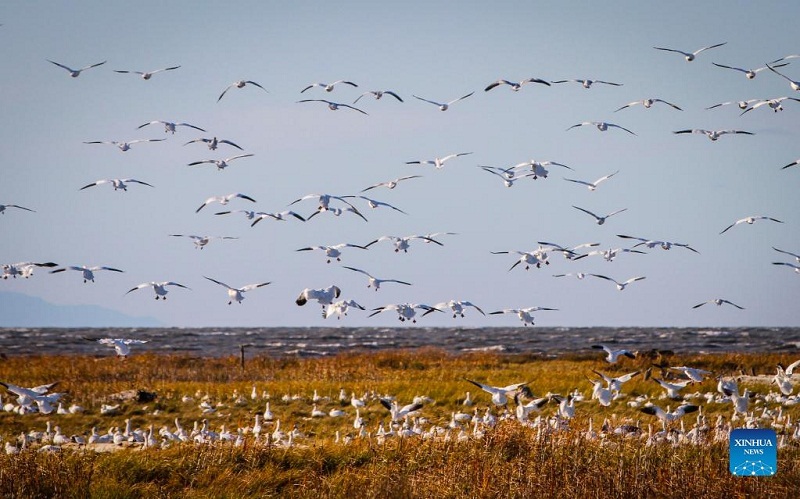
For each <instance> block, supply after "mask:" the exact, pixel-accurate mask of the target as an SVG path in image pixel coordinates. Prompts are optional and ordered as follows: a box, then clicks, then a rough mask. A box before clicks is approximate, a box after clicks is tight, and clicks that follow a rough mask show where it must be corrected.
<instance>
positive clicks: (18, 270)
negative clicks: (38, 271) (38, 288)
mask: <svg viewBox="0 0 800 499" xmlns="http://www.w3.org/2000/svg"><path fill="white" fill-rule="evenodd" d="M36 267H47V268H52V267H58V264H57V263H55V262H41V263H40V262H19V263H4V264H3V265H2V269H3V279H8V278H9V277H11V278H13V279H16V278H17V276H22V277H24V278H25V279H27V278H29V277H31V276H32V275H33V270H34V268H36Z"/></svg>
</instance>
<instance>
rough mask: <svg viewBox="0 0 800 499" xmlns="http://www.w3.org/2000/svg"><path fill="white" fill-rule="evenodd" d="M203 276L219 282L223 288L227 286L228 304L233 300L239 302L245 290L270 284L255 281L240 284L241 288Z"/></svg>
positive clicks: (242, 298)
mask: <svg viewBox="0 0 800 499" xmlns="http://www.w3.org/2000/svg"><path fill="white" fill-rule="evenodd" d="M203 277H205V278H206V279H208V280H209V281H211V282H213V283H216V284H219V285H220V286H222V287H224V288H227V290H228V298H229V301H228V305H230V304H231V303H233V302H234V300H235V301H236V302H237V303H239V304H241V303H242V300H244V294H245V293H246V292H247V291H252V290H254V289H257V288H260V287H262V286H266V285H268V284H270V283H269V282H261V283H256V284H248V285H246V286H242V287H241V288H234V287H232V286H228V285H227V284H225V283H224V282H220V281H218V280H216V279H212V278H210V277H206V276H203Z"/></svg>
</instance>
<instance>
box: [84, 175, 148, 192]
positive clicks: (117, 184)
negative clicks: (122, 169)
mask: <svg viewBox="0 0 800 499" xmlns="http://www.w3.org/2000/svg"><path fill="white" fill-rule="evenodd" d="M103 184H111V185H112V186H113V187H114V190H115V191H125V192H128V185H127V184H141V185H146V186H148V187H153V186H152V185H151V184H148V183H147V182H142V181H141V180H136V179H135V178H104V179H101V180H97V181H95V182H92V183H91V184H87V185H84V186H83V187H81V188H80V189H79V190H81V191H82V190H84V189H88V188H89V187H94V186H96V185H103Z"/></svg>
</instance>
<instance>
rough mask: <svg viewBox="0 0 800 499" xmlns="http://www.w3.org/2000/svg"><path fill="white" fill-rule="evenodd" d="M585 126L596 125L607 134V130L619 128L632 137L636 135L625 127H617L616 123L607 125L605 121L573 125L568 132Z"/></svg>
mask: <svg viewBox="0 0 800 499" xmlns="http://www.w3.org/2000/svg"><path fill="white" fill-rule="evenodd" d="M584 125H594V126H596V127H597V129H598V130H600V131H601V132H605V131H606V130H608V128H609V127H612V128H619V129H621V130H625V131H626V132H628V133H629V134H631V135H636V134H635V133H633V132H631V131H630V130H628V129H627V128H625V127H624V126H619V125H615V124H614V123H607V122H605V121H584V122H581V123H578V124H575V125H572V126H571V127H569V128H567V130H572V129H573V128H575V127H579V126H584Z"/></svg>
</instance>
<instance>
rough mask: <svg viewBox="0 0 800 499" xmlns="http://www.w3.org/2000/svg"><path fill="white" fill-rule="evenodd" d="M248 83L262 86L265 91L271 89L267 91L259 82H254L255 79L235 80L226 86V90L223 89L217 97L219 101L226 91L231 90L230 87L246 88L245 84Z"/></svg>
mask: <svg viewBox="0 0 800 499" xmlns="http://www.w3.org/2000/svg"><path fill="white" fill-rule="evenodd" d="M248 84H250V85H253V86H254V87H258V88H260V89H261V90H263V91H265V92H267V93H269V91H267V89H266V88H264V87H262V86H261V85H259V84H258V83H256V82H254V81H252V80H237V81H235V82H233V83H231V84H230V85H228V86H227V87H226V88H225V90H223V91H222V93H221V94H219V97H218V98H217V102H219V101H221V100H222V98H223V97H224V96H225V93H226V92H227V91H228V90H230V89H232V88H244V86H245V85H248Z"/></svg>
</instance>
